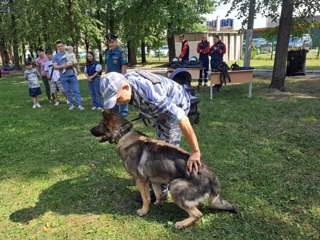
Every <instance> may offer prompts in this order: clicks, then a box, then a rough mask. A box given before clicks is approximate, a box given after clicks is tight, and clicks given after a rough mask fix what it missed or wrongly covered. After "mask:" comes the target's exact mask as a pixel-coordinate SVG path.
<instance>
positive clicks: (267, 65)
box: [228, 58, 320, 70]
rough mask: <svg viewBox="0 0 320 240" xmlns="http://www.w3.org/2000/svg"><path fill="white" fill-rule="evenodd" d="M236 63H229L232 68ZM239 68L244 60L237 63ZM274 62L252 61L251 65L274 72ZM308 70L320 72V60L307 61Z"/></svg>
mask: <svg viewBox="0 0 320 240" xmlns="http://www.w3.org/2000/svg"><path fill="white" fill-rule="evenodd" d="M234 62H235V61H229V62H228V65H229V66H230V65H231V64H232V63H234ZM237 62H238V64H239V66H243V60H240V61H237ZM273 62H274V60H271V59H263V58H261V59H251V61H250V65H251V66H252V67H254V68H256V69H267V70H272V68H273ZM306 70H320V59H309V58H307V60H306Z"/></svg>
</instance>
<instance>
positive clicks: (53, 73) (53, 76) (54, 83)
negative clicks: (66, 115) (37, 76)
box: [44, 49, 69, 106]
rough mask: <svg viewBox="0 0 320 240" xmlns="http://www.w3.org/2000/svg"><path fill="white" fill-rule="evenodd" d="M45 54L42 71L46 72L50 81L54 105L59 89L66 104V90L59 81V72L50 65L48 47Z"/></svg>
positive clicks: (50, 55) (56, 103) (50, 58)
mask: <svg viewBox="0 0 320 240" xmlns="http://www.w3.org/2000/svg"><path fill="white" fill-rule="evenodd" d="M45 54H46V56H47V58H48V61H46V62H45V65H44V71H45V72H46V74H47V78H48V79H49V81H50V90H51V92H52V94H53V98H54V105H55V106H58V105H59V98H58V90H60V91H61V92H62V94H63V95H64V97H65V98H66V100H67V104H69V101H68V99H67V95H66V92H65V91H64V88H63V86H62V84H61V81H60V72H59V70H54V69H53V67H52V57H53V56H52V51H51V50H50V49H48V50H46V51H45Z"/></svg>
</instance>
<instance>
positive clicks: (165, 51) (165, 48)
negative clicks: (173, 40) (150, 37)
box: [159, 45, 169, 57]
mask: <svg viewBox="0 0 320 240" xmlns="http://www.w3.org/2000/svg"><path fill="white" fill-rule="evenodd" d="M159 51H160V54H161V55H162V56H165V57H167V56H168V55H169V46H168V45H163V46H162V47H161V48H160V49H159Z"/></svg>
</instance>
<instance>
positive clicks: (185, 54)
mask: <svg viewBox="0 0 320 240" xmlns="http://www.w3.org/2000/svg"><path fill="white" fill-rule="evenodd" d="M179 39H180V42H181V43H182V46H181V53H180V55H179V58H181V59H182V61H189V52H190V48H189V43H188V41H187V40H186V39H185V38H184V35H183V34H181V35H180V36H179Z"/></svg>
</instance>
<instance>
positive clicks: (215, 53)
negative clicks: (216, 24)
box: [209, 35, 226, 92]
mask: <svg viewBox="0 0 320 240" xmlns="http://www.w3.org/2000/svg"><path fill="white" fill-rule="evenodd" d="M213 42H214V44H213V45H212V46H211V48H210V51H209V55H210V56H211V62H210V64H211V71H217V68H218V64H219V63H221V62H223V55H224V54H225V53H226V45H224V43H223V42H222V41H221V40H220V38H219V36H218V35H214V36H213ZM214 87H215V88H216V89H217V91H218V92H220V91H221V87H222V85H221V84H216V85H214Z"/></svg>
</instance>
